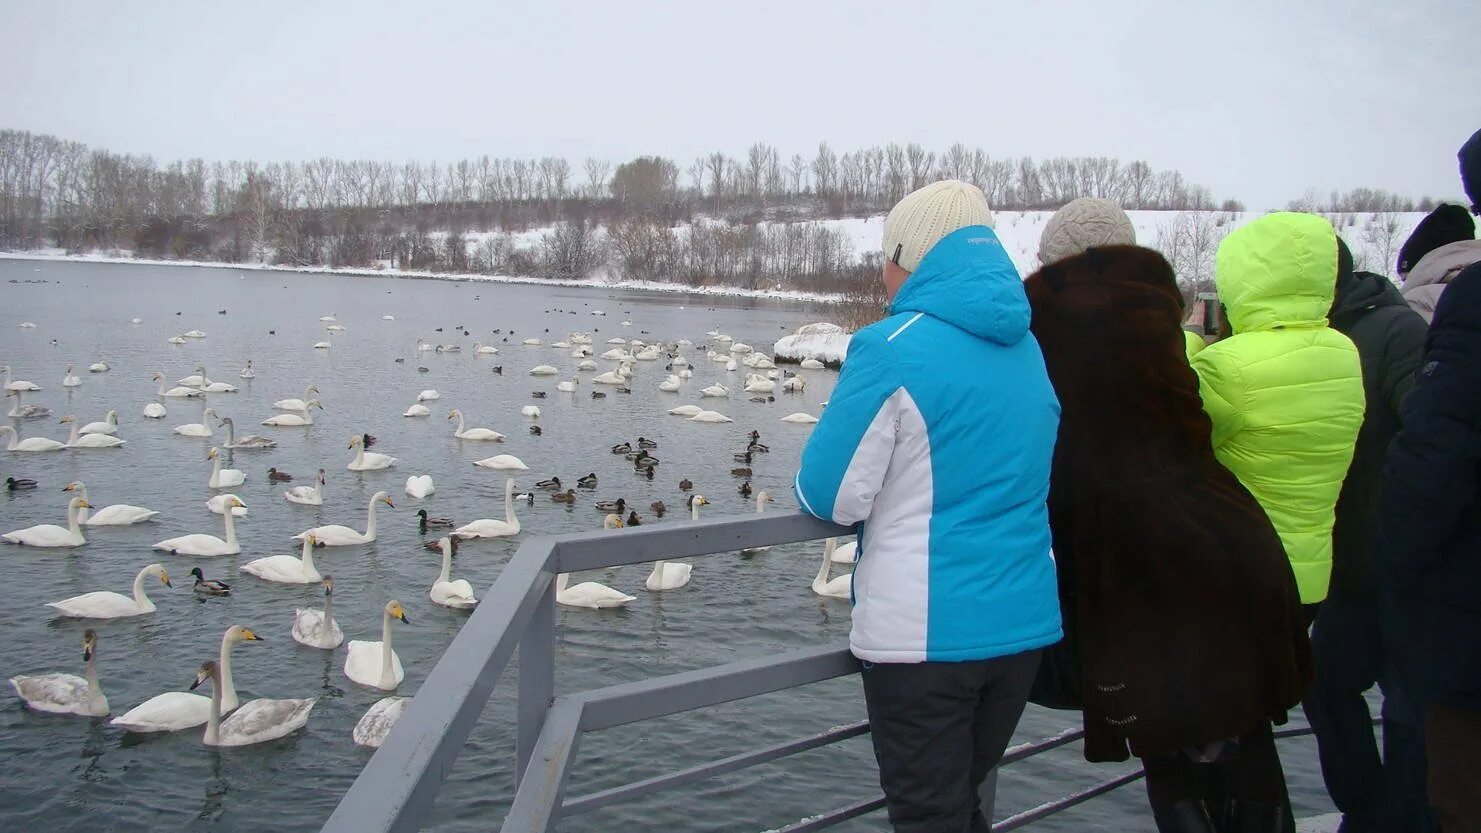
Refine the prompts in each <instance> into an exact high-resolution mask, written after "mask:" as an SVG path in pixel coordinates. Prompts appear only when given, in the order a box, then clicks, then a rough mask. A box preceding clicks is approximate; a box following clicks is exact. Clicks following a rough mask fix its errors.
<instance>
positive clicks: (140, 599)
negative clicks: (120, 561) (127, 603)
mask: <svg viewBox="0 0 1481 833" xmlns="http://www.w3.org/2000/svg"><path fill="white" fill-rule="evenodd" d="M147 578H149V574H148V573H144V572H141V573H139V574H138V575H137V576H134V604H136V605H138V606H139V609H140V610H142V611H144V612H145V613H148V612H149V611H151V610H154V602H152V601H150V599H149V594H148V593H145V592H144V580H145V579H147Z"/></svg>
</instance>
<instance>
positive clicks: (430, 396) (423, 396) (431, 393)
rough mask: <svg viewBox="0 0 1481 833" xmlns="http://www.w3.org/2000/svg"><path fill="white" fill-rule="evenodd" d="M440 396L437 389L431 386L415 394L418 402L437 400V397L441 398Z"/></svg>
mask: <svg viewBox="0 0 1481 833" xmlns="http://www.w3.org/2000/svg"><path fill="white" fill-rule="evenodd" d="M441 398H442V394H440V393H438V392H437V391H435V390H433V389H432V388H427V389H426V390H424V391H422V392H421V393H418V394H417V401H418V402H433V401H435V400H438V399H441Z"/></svg>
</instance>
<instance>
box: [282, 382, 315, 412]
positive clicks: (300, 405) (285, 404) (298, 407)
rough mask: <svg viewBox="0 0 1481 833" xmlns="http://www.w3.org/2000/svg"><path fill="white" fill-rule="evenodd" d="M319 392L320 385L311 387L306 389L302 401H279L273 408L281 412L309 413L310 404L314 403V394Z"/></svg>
mask: <svg viewBox="0 0 1481 833" xmlns="http://www.w3.org/2000/svg"><path fill="white" fill-rule="evenodd" d="M318 392H319V386H318V385H309V386H308V387H307V388H306V389H304V392H303V398H302V399H279V400H278V401H277V402H274V403H273V408H274V409H276V410H279V411H307V410H308V409H309V403H310V402H312V401H314V394H316V393H318Z"/></svg>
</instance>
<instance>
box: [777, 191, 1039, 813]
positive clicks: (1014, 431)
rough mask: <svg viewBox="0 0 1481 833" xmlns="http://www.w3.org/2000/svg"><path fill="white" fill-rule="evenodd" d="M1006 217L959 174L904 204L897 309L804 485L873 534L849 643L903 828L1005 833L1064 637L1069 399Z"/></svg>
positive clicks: (871, 331) (831, 413)
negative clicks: (1040, 329)
mask: <svg viewBox="0 0 1481 833" xmlns="http://www.w3.org/2000/svg"><path fill="white" fill-rule="evenodd" d="M992 223H993V220H992V212H991V211H990V210H989V209H988V205H987V199H986V197H984V196H983V194H982V192H981V191H980V190H979V189H977V188H976V187H974V186H972V185H969V184H967V183H964V182H958V181H955V180H947V181H942V182H937V183H934V184H932V185H928V186H926V187H924V188H922V189H920V190H918V191H915V192H913V193H911V194H909V195H907V196H906V197H905V198H904V199H903V200H901V201H900V203H899V205H897V206H895V208H894V209H893V210H892V211H891V212H890V214H889V216H888V217H887V218H886V220H885V226H884V254H885V260H886V262H885V266H884V274H883V276H882V278H883V281H884V285H885V291H886V296H887V297H888V298H890V299H891V302H890V307H889V312H888V317H886V318H885V319H884V320H882V321H879V322H877V323H875V324H873V325H871V326H868V327H865V328H863V329H861V330H859V332H857V333H855V334H854V336H853V339H852V341H851V342H850V344H849V353H848V358H847V360H846V361H845V362H844V365H843V370H842V373H841V374H840V376H839V379H838V384H837V386H836V387H835V388H834V390H833V394H832V395H831V396H830V397H829V402H828V409H827V410H826V411H824V412H823V416H822V419H821V420H820V421H819V422H818V424H817V425H816V426H815V427H814V429H813V433H812V436H811V437H810V438H809V439H808V442H807V445H806V447H805V448H804V449H803V452H802V461H801V466H800V468H799V470H798V473H797V478H796V482H795V487H794V489H795V492H796V496H797V503H798V505H799V506H800V507H801V508H802V509H803V511H805V512H807V513H809V514H812V515H814V516H816V517H819V518H823V519H825V520H830V521H833V522H835V523H839V524H845V525H851V526H855V527H856V528H857V530H858V533H859V556H858V561H857V566H856V567H855V569H854V573H853V594H852V595H853V627H852V629H851V631H850V632H849V645H850V648H851V649H852V651H853V653H854V655H855V656H856V657H858V658H859V659H860V660H861V661H862V662H863V674H862V677H863V682H864V699H865V705H866V706H867V708H868V713H869V722H870V733H871V737H872V739H873V743H874V750H875V756H876V757H877V758H878V761H879V778H880V784H881V786H882V787H883V788H884V793H885V806H886V809H887V810H888V812H889V817H890V822H891V824H892V825H893V826H894V829H895V830H896V831H898V833H924V831H945V830H951V831H966V830H973V831H978V830H982V831H985V830H987V829H988V822H987V820H986V819H985V818H984V817H983V814H982V812H981V809H980V801H979V798H978V788H979V786H980V785H981V784H982V783H983V781H984V779H985V778H986V776H987V774H988V772H989V771H990V770H991V769H992V768H993V767H994V766H996V765H997V764H998V761H999V759H1000V758H1001V757H1002V754H1003V750H1004V749H1005V748H1006V747H1007V744H1008V741H1009V739H1010V737H1011V736H1012V734H1013V730H1014V728H1015V727H1016V726H1017V724H1018V719H1019V717H1020V716H1021V715H1022V713H1023V708H1024V705H1025V704H1026V702H1027V700H1028V694H1029V689H1030V687H1031V686H1032V685H1033V682H1034V677H1035V673H1036V670H1037V668H1038V665H1039V657H1040V653H1041V649H1042V648H1044V647H1045V646H1047V645H1051V644H1053V643H1055V642H1058V641H1059V640H1060V638H1061V636H1062V631H1061V629H1060V617H1059V602H1058V597H1057V594H1056V592H1055V574H1054V558H1053V555H1052V553H1051V552H1050V537H1049V522H1048V512H1047V509H1046V506H1045V500H1046V498H1047V495H1048V491H1049V468H1050V462H1051V459H1052V456H1053V452H1054V437H1055V433H1056V429H1057V427H1058V423H1059V402H1058V400H1057V399H1056V398H1055V395H1054V389H1053V388H1052V387H1051V385H1050V383H1049V378H1048V375H1047V374H1046V373H1045V370H1044V359H1043V355H1042V354H1041V353H1040V351H1039V345H1038V343H1037V342H1036V341H1035V340H1034V337H1033V335H1032V334H1031V333H1030V332H1029V317H1030V313H1029V305H1028V299H1027V298H1026V296H1025V295H1024V290H1023V282H1022V281H1021V280H1020V278H1019V275H1018V270H1017V269H1016V268H1015V267H1014V265H1013V261H1012V260H1011V259H1009V257H1008V254H1007V252H1006V251H1004V249H1003V245H1002V243H1001V242H1000V241H999V239H998V237H997V235H996V234H995V233H994V232H993V230H992Z"/></svg>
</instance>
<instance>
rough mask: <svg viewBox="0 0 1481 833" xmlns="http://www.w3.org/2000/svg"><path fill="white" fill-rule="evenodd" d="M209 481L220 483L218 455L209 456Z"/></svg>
mask: <svg viewBox="0 0 1481 833" xmlns="http://www.w3.org/2000/svg"><path fill="white" fill-rule="evenodd" d="M211 482H212V483H213V484H214V483H220V482H221V457H220V456H217V457H213V458H211ZM213 488H214V487H213ZM227 514H230V513H227Z"/></svg>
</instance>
